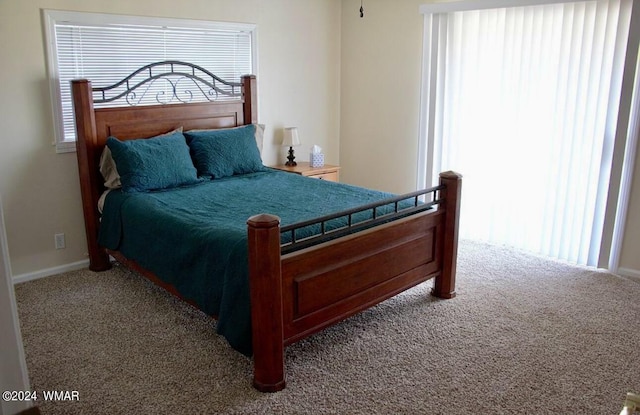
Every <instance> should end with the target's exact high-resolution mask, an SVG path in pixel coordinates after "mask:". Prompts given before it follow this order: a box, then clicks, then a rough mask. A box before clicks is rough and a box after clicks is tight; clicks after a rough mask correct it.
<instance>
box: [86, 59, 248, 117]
mask: <svg viewBox="0 0 640 415" xmlns="http://www.w3.org/2000/svg"><path fill="white" fill-rule="evenodd" d="M241 87H242V84H241V83H240V82H230V81H225V80H223V79H221V78H219V77H218V76H216V75H214V74H212V73H211V72H209V71H208V70H206V69H204V68H202V67H201V66H198V65H194V64H192V63H187V62H181V61H162V62H156V63H152V64H149V65H146V66H143V67H142V68H140V69H138V70H137V71H135V72H133V73H132V74H131V75H129V76H127V77H126V78H124V79H123V80H121V81H120V82H118V83H115V84H113V85H111V86H107V87H94V88H92V91H93V94H94V95H93V96H94V100H93V102H94V104H103V103H108V102H114V101H117V100H119V99H124V100H125V101H126V102H127V104H128V105H130V106H135V105H140V104H156V103H157V104H170V103H172V102H179V103H189V102H194V101H196V100H198V101H205V100H206V101H210V102H213V101H218V100H221V99H235V98H240V97H241V96H242V88H241ZM154 101H155V102H154Z"/></svg>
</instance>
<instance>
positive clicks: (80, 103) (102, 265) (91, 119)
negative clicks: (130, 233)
mask: <svg viewBox="0 0 640 415" xmlns="http://www.w3.org/2000/svg"><path fill="white" fill-rule="evenodd" d="M71 94H72V96H73V108H74V112H75V117H76V133H77V140H76V156H77V158H78V173H79V174H80V192H81V194H82V210H83V212H84V224H85V227H86V230H87V232H86V235H87V247H88V250H89V269H91V270H92V271H104V270H107V269H109V268H111V262H110V261H109V256H108V255H107V253H106V251H105V250H104V249H102V248H100V246H98V224H99V217H98V206H97V201H98V198H99V197H100V195H99V194H98V189H100V188H101V187H102V182H101V180H100V177H99V172H98V161H97V157H98V155H96V154H95V148H96V145H97V143H96V139H97V130H96V119H95V113H94V111H93V93H92V91H91V82H90V81H88V80H86V79H78V80H74V81H71Z"/></svg>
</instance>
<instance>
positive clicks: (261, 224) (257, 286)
mask: <svg viewBox="0 0 640 415" xmlns="http://www.w3.org/2000/svg"><path fill="white" fill-rule="evenodd" d="M247 225H248V238H249V288H250V295H251V327H252V341H253V386H254V387H255V388H256V389H258V390H259V391H261V392H277V391H279V390H282V389H284V387H285V374H284V328H283V316H282V268H281V262H280V218H279V217H277V216H273V215H267V214H262V215H256V216H252V217H250V218H249V220H248V221H247Z"/></svg>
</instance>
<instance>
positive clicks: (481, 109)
mask: <svg viewBox="0 0 640 415" xmlns="http://www.w3.org/2000/svg"><path fill="white" fill-rule="evenodd" d="M462 3H465V4H466V5H468V7H469V8H473V7H474V4H475V5H483V4H484V5H489V6H492V7H497V6H496V4H498V3H510V4H514V3H527V4H528V5H526V6H521V7H506V8H487V9H483V10H468V9H467V10H465V11H447V10H443V11H438V12H432V10H429V6H423V13H425V61H424V62H425V66H424V79H423V82H424V91H423V107H422V117H423V119H422V126H421V130H422V131H421V133H422V138H421V145H422V147H421V159H420V163H419V168H420V177H421V178H423V180H424V182H423V183H425V184H427V183H426V182H427V181H430V180H431V179H430V178H431V177H433V176H434V174H433V173H434V171H436V172H437V171H441V170H449V169H451V170H456V171H458V172H460V173H462V174H463V175H464V177H465V189H464V196H463V204H462V216H461V237H466V238H472V239H479V240H486V241H490V242H495V243H501V244H508V245H512V246H516V247H518V248H522V249H526V250H530V251H534V252H538V253H542V254H545V255H548V256H551V257H555V258H559V259H564V260H567V261H570V262H574V263H580V264H589V265H597V264H598V259H599V254H600V248H601V246H600V242H601V237H602V231H603V223H604V215H605V205H606V201H607V193H608V191H609V179H610V175H611V171H612V152H613V151H612V150H613V143H614V140H615V138H616V134H617V133H618V131H617V128H618V124H619V122H618V117H619V108H620V102H621V93H622V80H623V72H624V64H625V53H626V48H627V40H628V32H629V24H630V16H631V1H630V0H593V1H571V2H564V3H562V2H550V1H549V0H545V1H540V3H553V4H538V5H535V4H531V3H535V1H529V0H526V1H517V2H499V1H495V0H494V1H484V2H481V1H479V2H462ZM437 7H444V8H445V9H446V8H447V7H451V5H450V4H445V5H443V6H437ZM434 10H435V9H434ZM636 52H637V51H636ZM633 59H634V63H635V60H636V59H637V54H636V55H635V56H634V57H633ZM621 111H623V112H624V111H626V113H627V117H628V114H629V108H622V109H621ZM432 169H433V170H432ZM493 184H499V186H500V189H499V190H498V189H494V188H492V187H491V186H493Z"/></svg>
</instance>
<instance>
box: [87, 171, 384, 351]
mask: <svg viewBox="0 0 640 415" xmlns="http://www.w3.org/2000/svg"><path fill="white" fill-rule="evenodd" d="M390 196H392V195H390V194H388V193H383V192H378V191H374V190H369V189H363V188H359V187H354V186H349V185H346V184H341V183H334V182H328V181H324V180H317V179H310V178H306V177H302V176H299V175H296V174H291V173H285V172H281V171H276V170H268V171H265V172H259V173H252V174H247V175H242V176H233V177H228V178H223V179H217V180H212V181H207V182H203V183H199V184H195V185H192V186H187V187H181V188H174V189H170V190H165V191H157V192H150V193H133V194H131V193H129V194H125V193H122V192H119V191H112V192H110V193H109V194H108V196H107V198H106V201H105V204H104V210H103V215H102V220H101V225H100V235H99V243H100V245H102V246H104V247H107V248H109V249H113V250H119V251H120V252H122V254H123V255H125V256H126V257H127V258H129V259H132V260H135V261H136V262H137V263H138V264H140V265H141V266H142V267H144V268H146V269H148V270H150V271H152V272H153V273H155V274H156V275H157V276H158V277H159V278H160V279H162V280H163V281H165V282H166V283H168V284H171V285H172V286H173V287H175V289H176V290H177V291H178V292H179V293H180V294H181V295H182V296H183V297H184V298H185V299H187V300H190V301H192V302H194V303H195V304H197V305H198V307H199V308H200V309H201V310H202V311H204V312H205V313H207V314H210V315H214V316H217V318H218V323H217V332H218V333H219V334H221V335H223V336H224V337H225V338H226V339H227V341H228V342H229V344H230V345H231V346H232V347H233V348H235V349H237V350H238V351H240V352H241V353H243V354H245V355H248V356H250V355H251V353H252V351H251V309H250V301H249V276H248V274H249V272H248V259H247V258H248V254H247V251H248V246H247V225H246V222H247V219H248V218H249V217H250V216H253V215H256V214H260V213H270V214H274V215H277V216H279V217H280V219H281V225H282V226H284V225H289V224H293V223H297V222H300V221H304V220H309V219H313V218H316V217H319V216H323V215H327V214H331V213H335V212H338V211H341V210H345V209H350V208H354V207H357V206H361V205H364V204H367V203H371V202H375V201H379V200H383V199H386V198H388V197H390Z"/></svg>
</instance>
